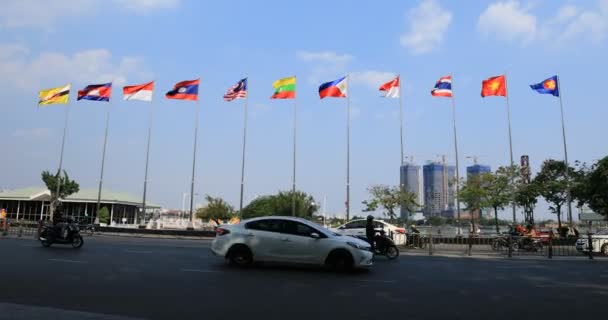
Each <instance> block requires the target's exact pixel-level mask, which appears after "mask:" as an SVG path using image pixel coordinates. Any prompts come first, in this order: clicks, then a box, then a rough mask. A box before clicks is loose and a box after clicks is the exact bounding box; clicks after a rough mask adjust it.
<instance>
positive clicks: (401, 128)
mask: <svg viewBox="0 0 608 320" xmlns="http://www.w3.org/2000/svg"><path fill="white" fill-rule="evenodd" d="M397 78H399V138H400V139H401V165H402V166H403V164H404V155H403V92H401V75H397Z"/></svg>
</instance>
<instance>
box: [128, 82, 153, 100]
mask: <svg viewBox="0 0 608 320" xmlns="http://www.w3.org/2000/svg"><path fill="white" fill-rule="evenodd" d="M153 92H154V81H152V82H148V83H144V84H136V85H132V86H124V87H123V88H122V99H123V100H140V101H152V93H153Z"/></svg>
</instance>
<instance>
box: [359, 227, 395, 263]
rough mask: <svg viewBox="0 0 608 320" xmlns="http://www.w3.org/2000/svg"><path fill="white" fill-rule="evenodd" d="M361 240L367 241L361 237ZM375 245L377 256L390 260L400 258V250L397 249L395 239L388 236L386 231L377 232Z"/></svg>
mask: <svg viewBox="0 0 608 320" xmlns="http://www.w3.org/2000/svg"><path fill="white" fill-rule="evenodd" d="M359 238H360V239H362V240H365V241H367V238H365V237H362V236H360V237H359ZM374 243H375V246H374V247H375V252H374V254H375V255H380V256H385V257H387V258H388V259H389V260H393V259H396V258H397V257H398V256H399V248H397V246H396V245H395V242H394V241H393V239H391V238H390V237H389V236H387V235H386V232H385V231H384V230H376V235H375V237H374Z"/></svg>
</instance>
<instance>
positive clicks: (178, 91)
mask: <svg viewBox="0 0 608 320" xmlns="http://www.w3.org/2000/svg"><path fill="white" fill-rule="evenodd" d="M199 82H200V79H196V80H186V81H182V82H178V83H176V84H175V86H174V87H173V90H171V91H169V92H167V94H166V95H165V97H167V99H178V100H198V84H199Z"/></svg>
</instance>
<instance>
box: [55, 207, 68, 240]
mask: <svg viewBox="0 0 608 320" xmlns="http://www.w3.org/2000/svg"><path fill="white" fill-rule="evenodd" d="M53 225H54V226H55V230H57V231H59V237H60V238H66V236H67V233H66V229H67V226H68V223H67V220H66V219H65V217H64V216H63V206H62V205H61V204H60V205H58V206H57V208H55V212H54V213H53Z"/></svg>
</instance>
